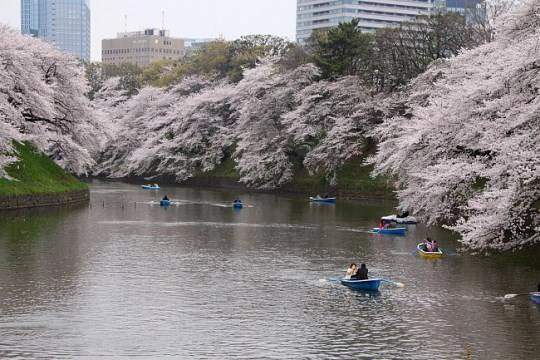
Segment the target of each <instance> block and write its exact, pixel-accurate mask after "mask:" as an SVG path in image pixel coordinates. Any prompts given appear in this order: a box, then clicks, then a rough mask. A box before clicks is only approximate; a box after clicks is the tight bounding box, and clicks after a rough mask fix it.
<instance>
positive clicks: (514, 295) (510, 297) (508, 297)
mask: <svg viewBox="0 0 540 360" xmlns="http://www.w3.org/2000/svg"><path fill="white" fill-rule="evenodd" d="M523 295H529V293H526V294H506V295H504V299H505V300H508V299H513V298H515V297H516V296H523Z"/></svg>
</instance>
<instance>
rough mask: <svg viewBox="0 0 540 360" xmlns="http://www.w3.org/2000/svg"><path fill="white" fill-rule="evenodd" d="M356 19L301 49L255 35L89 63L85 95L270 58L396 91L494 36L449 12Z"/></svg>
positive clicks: (223, 72) (225, 70)
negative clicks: (188, 50)
mask: <svg viewBox="0 0 540 360" xmlns="http://www.w3.org/2000/svg"><path fill="white" fill-rule="evenodd" d="M471 17H472V15H470V16H469V18H471ZM358 24H359V21H358V20H352V21H351V22H346V23H341V24H340V25H339V26H337V27H335V28H331V29H328V30H324V31H316V32H314V33H313V35H312V36H311V38H310V39H309V42H308V44H306V46H305V47H300V46H299V45H297V44H294V43H291V42H288V41H286V40H284V39H282V38H279V37H274V36H269V35H253V36H245V37H242V38H240V39H237V40H234V41H225V40H218V41H214V42H211V43H209V44H207V45H205V46H203V47H201V48H200V49H199V50H197V51H195V52H194V53H193V54H191V55H190V56H187V57H185V58H183V59H181V60H161V61H157V62H154V63H152V64H150V65H148V66H146V67H144V68H139V67H137V66H135V65H131V64H123V65H120V66H111V65H109V66H106V65H100V64H89V65H88V67H87V72H88V78H89V80H90V85H91V91H90V93H89V96H90V97H92V96H93V94H94V93H95V91H96V90H98V89H99V88H100V86H101V85H102V83H103V81H104V79H107V78H110V77H115V76H120V77H121V83H120V86H122V87H123V88H124V89H125V90H127V91H128V93H129V94H130V95H133V94H134V93H136V92H137V91H138V89H140V88H142V87H143V86H147V85H150V86H157V87H167V86H171V85H173V84H175V83H178V82H180V81H181V80H182V79H183V78H184V77H186V76H191V75H203V76H206V77H209V78H212V79H224V78H226V79H228V80H229V81H231V82H238V81H240V80H241V79H242V74H243V71H244V70H245V69H250V68H253V67H254V66H255V65H256V64H257V62H258V60H259V59H262V58H265V57H269V56H270V57H272V56H276V57H279V58H280V65H281V66H282V67H284V68H285V69H292V68H295V67H297V66H300V65H303V64H306V63H314V64H316V65H317V66H318V67H319V68H320V69H321V75H320V78H323V79H333V78H338V77H340V76H348V75H354V76H359V77H360V78H361V79H362V80H363V81H364V83H365V84H367V85H369V86H371V87H372V89H373V90H375V91H377V92H382V91H393V90H395V89H396V88H397V87H399V86H402V85H404V84H406V83H407V82H408V81H409V80H411V79H413V78H414V77H416V76H418V75H419V74H421V73H422V72H424V71H425V70H426V69H427V67H428V66H429V64H430V63H431V62H433V61H435V60H437V59H441V58H449V57H452V56H455V55H457V54H458V53H459V52H460V51H462V50H463V49H470V48H474V47H476V46H478V45H479V44H481V43H483V42H486V41H489V40H490V39H491V35H490V34H491V33H492V30H491V28H489V27H487V26H486V25H485V22H480V21H470V20H469V21H466V17H465V16H464V15H462V14H458V13H454V12H449V13H436V14H433V15H431V16H420V17H418V18H417V19H416V20H415V21H413V22H407V23H402V24H401V25H400V26H399V27H395V28H386V29H380V30H378V31H377V32H375V33H363V32H362V31H361V30H360V28H359V27H358Z"/></svg>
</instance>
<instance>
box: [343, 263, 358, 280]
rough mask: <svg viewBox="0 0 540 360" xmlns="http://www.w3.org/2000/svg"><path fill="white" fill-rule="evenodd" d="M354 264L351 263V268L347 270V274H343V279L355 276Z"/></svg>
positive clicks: (355, 268)
mask: <svg viewBox="0 0 540 360" xmlns="http://www.w3.org/2000/svg"><path fill="white" fill-rule="evenodd" d="M356 270H357V267H356V264H355V263H352V264H351V266H349V268H348V269H347V273H346V274H345V279H350V278H351V277H352V276H353V275H354V274H356Z"/></svg>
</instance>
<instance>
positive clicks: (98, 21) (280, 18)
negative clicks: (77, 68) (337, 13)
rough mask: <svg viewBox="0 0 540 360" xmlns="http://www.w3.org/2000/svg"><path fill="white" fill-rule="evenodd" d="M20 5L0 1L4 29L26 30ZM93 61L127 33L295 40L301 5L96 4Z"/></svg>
mask: <svg viewBox="0 0 540 360" xmlns="http://www.w3.org/2000/svg"><path fill="white" fill-rule="evenodd" d="M20 3H21V2H20V0H0V23H7V24H9V25H11V26H12V27H14V28H16V29H18V30H20ZM90 4H91V16H92V60H101V39H104V38H111V37H116V33H117V32H122V31H124V15H127V29H128V31H135V30H142V29H144V28H150V27H157V28H161V22H162V21H161V19H162V17H161V13H162V11H165V28H166V29H169V30H170V32H171V35H172V36H173V37H194V38H215V37H219V36H222V37H224V38H225V39H228V40H231V39H236V38H238V37H240V36H242V35H249V34H272V35H278V36H281V37H285V38H288V39H289V40H294V39H295V27H296V0H147V1H144V0H90Z"/></svg>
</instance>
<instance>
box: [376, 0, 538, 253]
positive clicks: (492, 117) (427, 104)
mask: <svg viewBox="0 0 540 360" xmlns="http://www.w3.org/2000/svg"><path fill="white" fill-rule="evenodd" d="M496 29H497V31H496V33H497V37H496V39H495V40H494V41H493V42H491V43H489V44H486V45H483V46H481V47H478V48H476V49H473V50H468V51H464V52H463V53H462V54H461V55H459V56H457V57H455V58H453V59H450V60H440V61H438V62H436V63H435V64H433V65H432V66H431V67H430V68H429V69H428V71H426V73H424V74H422V75H420V76H419V77H418V78H417V79H415V80H414V81H413V82H412V83H411V84H410V85H409V86H408V87H407V88H406V89H405V91H404V92H403V93H402V94H400V95H399V96H397V98H396V99H394V100H393V102H392V103H391V105H389V107H392V108H394V109H396V114H395V116H393V117H392V118H389V119H387V120H386V121H384V123H383V124H382V125H380V126H379V127H378V128H377V129H376V130H375V131H374V132H373V135H374V136H376V137H377V138H378V139H379V141H380V144H379V151H378V153H377V155H376V156H374V157H373V158H372V159H371V162H372V163H373V164H375V165H376V170H375V174H384V175H388V176H390V177H392V178H393V179H395V183H396V186H397V187H398V189H399V191H398V197H399V200H400V202H401V207H402V209H404V210H411V211H415V212H416V213H418V214H421V215H423V216H424V217H425V219H426V220H427V221H428V222H429V223H430V224H445V225H447V226H448V227H449V228H450V229H452V230H455V231H457V232H459V233H460V234H461V235H462V240H461V241H462V242H463V243H464V244H465V245H467V246H469V247H471V248H473V249H477V250H483V249H496V250H508V249H511V248H515V247H522V246H525V245H532V244H535V243H538V242H540V212H539V208H540V115H539V114H540V96H539V92H540V90H539V89H540V63H539V59H540V46H539V42H538V39H539V38H540V1H538V0H534V1H528V2H526V3H525V4H524V5H523V6H521V7H520V8H519V9H516V10H514V11H512V12H511V13H510V14H508V15H506V16H504V17H502V18H501V19H500V20H499V22H498V24H497V25H496Z"/></svg>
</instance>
